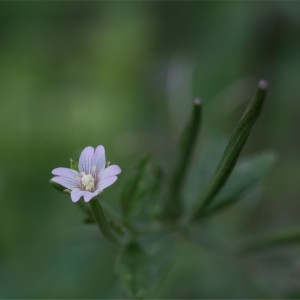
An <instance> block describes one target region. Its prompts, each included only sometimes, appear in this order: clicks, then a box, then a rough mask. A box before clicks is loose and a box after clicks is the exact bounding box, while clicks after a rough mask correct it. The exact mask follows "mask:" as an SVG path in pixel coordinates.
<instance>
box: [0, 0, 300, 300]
mask: <svg viewBox="0 0 300 300" xmlns="http://www.w3.org/2000/svg"><path fill="white" fill-rule="evenodd" d="M299 37H300V3H299V2H284V1H277V2H258V1H257V2H256V1H253V2H237V1H230V2H217V1H216V2H211V3H209V2H180V1H176V2H169V1H161V2H160V1H153V2H152V1H146V2H139V1H136V2H135V1H130V2H122V1H120V2H119V1H116V2H114V1H113V2H105V1H104V2H102V1H101V2H100V1H99V2H83V1H82V2H68V1H66V2H59V1H57V2H56V1H54V2H34V1H32V2H1V3H0V123H1V129H0V137H1V148H0V152H1V156H0V194H1V201H0V206H1V207H0V297H1V298H120V297H124V296H125V294H124V292H123V289H122V286H121V285H120V283H119V282H118V280H117V277H116V275H115V273H114V270H113V268H114V267H113V265H114V257H115V254H116V251H115V249H114V248H113V247H112V246H110V245H108V244H107V243H106V242H105V241H101V239H99V233H98V231H97V228H95V227H94V226H87V225H84V224H83V223H82V218H83V216H82V215H81V213H80V211H79V210H78V208H77V207H75V206H74V205H73V203H72V202H71V201H70V199H69V197H67V196H66V195H63V194H60V193H58V192H57V191H55V190H54V189H52V188H51V186H50V185H49V179H50V178H51V170H52V169H54V168H56V167H59V166H68V164H69V158H70V157H72V158H74V159H77V158H78V154H79V153H80V151H81V150H82V149H83V148H84V147H85V146H87V145H92V146H97V145H99V144H103V145H104V146H105V147H106V152H107V159H108V160H110V161H112V163H116V164H118V165H120V166H121V168H122V169H123V171H124V172H123V175H124V173H125V171H126V169H127V168H128V167H129V166H130V164H131V163H132V161H133V160H135V159H136V158H137V157H138V156H140V154H142V153H144V152H147V151H150V152H152V153H153V154H154V157H155V159H156V161H157V162H158V163H160V164H161V165H162V166H163V167H164V168H165V169H167V168H168V166H169V165H170V162H171V161H170V160H171V158H172V154H173V152H174V149H175V147H176V140H177V138H178V135H179V133H180V130H181V128H182V127H183V125H184V122H185V121H186V118H187V116H188V114H189V112H190V110H191V103H192V101H193V99H194V98H195V97H201V99H202V100H203V103H204V105H203V107H204V108H203V109H204V119H203V129H202V132H201V141H200V142H199V145H198V148H197V151H196V152H197V153H196V155H195V161H196V160H197V157H198V156H199V155H200V154H201V149H203V148H205V147H206V144H207V143H211V141H213V140H214V138H215V137H228V135H229V134H230V132H231V130H232V128H233V126H234V124H235V123H236V121H237V120H238V118H239V116H240V114H241V112H242V110H243V108H244V105H245V102H246V101H247V100H248V99H249V98H250V97H251V96H252V95H253V93H254V91H255V89H256V84H257V82H258V80H259V79H261V78H265V79H267V80H268V82H269V83H270V90H269V93H268V98H267V102H266V106H265V108H264V111H263V114H262V116H261V118H260V120H259V121H258V123H257V124H256V126H255V128H254V130H253V132H252V135H251V136H250V139H249V141H248V143H247V145H246V149H245V151H244V152H243V155H245V154H252V153H255V152H258V151H261V150H264V149H274V150H275V151H276V152H277V154H278V155H279V159H278V162H277V164H276V166H275V168H273V169H272V172H271V173H270V174H269V175H268V176H267V177H266V178H265V180H264V185H265V190H264V192H263V197H261V198H260V200H257V201H256V202H255V205H254V206H255V207H254V208H251V211H250V212H249V211H247V210H245V209H244V207H243V205H237V207H236V208H233V209H232V210H230V211H228V212H225V213H224V214H222V216H221V219H219V220H218V221H216V222H215V224H214V225H213V228H214V230H215V232H216V233H217V235H218V236H220V237H221V239H224V240H226V237H227V234H228V232H232V231H238V232H239V233H240V234H241V236H243V235H244V234H246V232H248V233H260V232H265V231H266V230H269V229H277V228H278V229H279V228H284V227H286V226H300V213H299V212H300V201H299V195H300V187H299V169H300V156H299V141H300V140H299V129H300V123H299V110H300V101H299V95H300V85H299V78H300V76H299V75H300V38H299ZM218 145H219V144H216V146H215V147H216V148H219V146H218ZM215 150H216V151H217V152H221V151H222V149H215ZM121 183H122V174H121V175H120V179H119V181H118V182H117V183H116V184H115V185H114V186H113V187H111V188H109V189H108V190H107V191H105V196H104V197H105V201H106V202H107V203H112V204H113V205H115V204H116V196H117V195H118V192H119V188H120V186H121ZM236 219H238V220H243V222H240V223H238V222H235V221H236ZM237 224H240V225H238V226H241V227H239V228H238V229H236V228H235V226H237ZM228 227H230V228H231V229H228ZM232 228H235V229H234V230H233V229H232ZM177 254H178V255H177V258H176V260H175V263H174V266H173V267H172V269H171V271H170V273H169V274H168V277H167V278H166V280H164V282H163V283H162V284H161V285H160V286H159V288H158V289H157V290H156V291H155V292H154V294H151V295H149V297H151V298H237V297H243V298H274V297H281V298H285V297H300V260H299V257H300V256H299V254H300V251H299V248H298V247H297V245H295V246H293V247H288V248H285V249H280V250H276V251H273V252H268V253H264V254H263V255H260V256H257V257H254V258H253V257H252V258H251V259H249V261H247V262H246V263H243V264H241V265H240V263H239V262H236V261H234V260H232V259H230V258H229V257H228V254H226V255H224V253H223V252H220V253H219V252H218V249H214V250H213V251H211V250H209V251H207V250H206V249H203V248H202V247H201V245H197V246H196V245H194V244H193V243H187V242H185V243H181V244H179V245H178V249H177Z"/></svg>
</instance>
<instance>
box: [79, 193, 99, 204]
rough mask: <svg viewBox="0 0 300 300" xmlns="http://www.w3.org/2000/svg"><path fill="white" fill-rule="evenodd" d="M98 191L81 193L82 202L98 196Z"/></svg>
mask: <svg viewBox="0 0 300 300" xmlns="http://www.w3.org/2000/svg"><path fill="white" fill-rule="evenodd" d="M98 193H99V191H95V192H93V193H91V192H88V191H83V198H84V202H89V201H90V200H91V199H93V198H94V197H96V196H97V195H98Z"/></svg>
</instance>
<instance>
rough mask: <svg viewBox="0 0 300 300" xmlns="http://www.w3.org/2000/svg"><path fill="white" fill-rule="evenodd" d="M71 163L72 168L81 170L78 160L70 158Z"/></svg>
mask: <svg viewBox="0 0 300 300" xmlns="http://www.w3.org/2000/svg"><path fill="white" fill-rule="evenodd" d="M70 165H71V169H72V170H75V171H78V172H79V168H78V162H77V161H75V160H73V159H72V158H70Z"/></svg>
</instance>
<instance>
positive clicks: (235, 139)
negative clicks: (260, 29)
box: [193, 80, 267, 219]
mask: <svg viewBox="0 0 300 300" xmlns="http://www.w3.org/2000/svg"><path fill="white" fill-rule="evenodd" d="M266 89H267V83H266V82H265V81H264V80H262V81H260V82H259V85H258V90H257V92H256V94H255V96H254V98H252V100H251V101H250V102H249V104H248V106H247V108H246V110H245V112H244V114H243V116H242V117H241V119H240V120H239V122H238V124H237V126H236V128H235V129H234V131H233V133H232V135H231V137H230V140H229V143H228V145H227V147H226V149H225V151H224V153H223V156H222V158H221V160H220V162H219V165H218V166H217V168H216V170H215V173H214V175H213V176H212V178H211V180H210V181H209V183H208V184H207V186H206V187H205V189H204V191H203V193H202V195H201V196H200V198H199V201H197V203H196V207H195V209H194V211H195V213H194V215H193V219H197V218H200V217H201V216H202V214H203V213H204V211H205V209H206V208H207V207H208V206H209V205H210V204H211V202H212V201H213V199H214V197H215V196H216V195H217V194H218V192H219V191H220V190H221V188H222V187H223V186H224V184H225V183H226V181H227V179H228V178H229V175H230V174H231V171H232V170H233V168H234V166H235V164H236V162H237V159H238V157H239V155H240V153H241V151H242V149H243V147H244V145H245V143H246V141H247V139H248V136H249V134H250V132H251V129H252V127H253V125H254V123H255V121H256V120H257V118H258V117H259V115H260V112H261V110H262V107H263V103H264V99H265V95H266Z"/></svg>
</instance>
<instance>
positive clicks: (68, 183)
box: [51, 176, 79, 190]
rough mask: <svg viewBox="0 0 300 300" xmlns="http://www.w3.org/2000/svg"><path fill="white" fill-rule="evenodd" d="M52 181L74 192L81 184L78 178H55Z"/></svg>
mask: <svg viewBox="0 0 300 300" xmlns="http://www.w3.org/2000/svg"><path fill="white" fill-rule="evenodd" d="M51 180H52V181H54V182H56V183H58V184H60V185H62V186H64V187H65V188H67V189H70V190H73V189H75V188H78V187H79V182H78V180H76V178H68V177H60V176H57V177H53V178H52V179H51Z"/></svg>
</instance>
